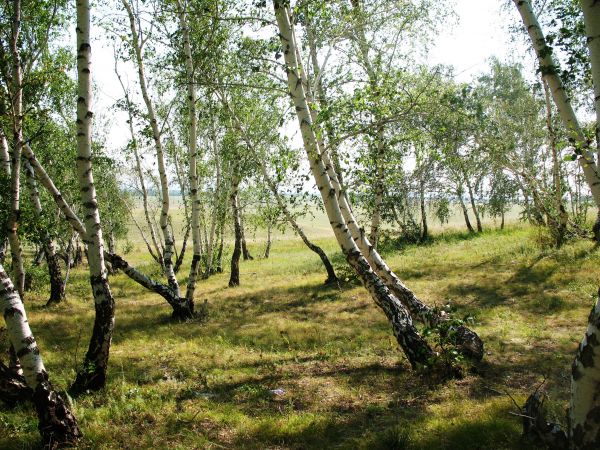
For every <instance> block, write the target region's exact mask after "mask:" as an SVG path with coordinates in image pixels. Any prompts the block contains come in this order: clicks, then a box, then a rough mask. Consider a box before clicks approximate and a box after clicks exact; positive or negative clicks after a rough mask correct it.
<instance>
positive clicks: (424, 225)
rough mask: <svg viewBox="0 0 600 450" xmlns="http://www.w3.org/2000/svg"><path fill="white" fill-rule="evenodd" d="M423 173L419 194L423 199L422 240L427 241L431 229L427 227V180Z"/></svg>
mask: <svg viewBox="0 0 600 450" xmlns="http://www.w3.org/2000/svg"><path fill="white" fill-rule="evenodd" d="M423 176H424V175H423V174H421V180H420V181H419V196H420V200H421V242H425V241H426V240H427V239H429V230H428V228H427V209H426V208H425V180H424V179H423Z"/></svg>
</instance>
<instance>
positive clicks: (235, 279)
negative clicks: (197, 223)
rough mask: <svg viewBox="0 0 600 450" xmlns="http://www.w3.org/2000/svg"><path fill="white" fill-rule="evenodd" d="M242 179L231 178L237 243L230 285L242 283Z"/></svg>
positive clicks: (233, 256)
mask: <svg viewBox="0 0 600 450" xmlns="http://www.w3.org/2000/svg"><path fill="white" fill-rule="evenodd" d="M239 184H240V181H239V178H238V176H237V175H236V174H234V176H233V178H232V180H231V193H230V194H229V202H230V204H231V212H232V216H233V229H234V233H235V244H234V247H233V253H232V254H231V274H230V276H229V287H234V286H239V285H240V256H241V254H242V224H241V220H240V208H239V205H238V187H239Z"/></svg>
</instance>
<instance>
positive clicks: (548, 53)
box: [513, 0, 600, 207]
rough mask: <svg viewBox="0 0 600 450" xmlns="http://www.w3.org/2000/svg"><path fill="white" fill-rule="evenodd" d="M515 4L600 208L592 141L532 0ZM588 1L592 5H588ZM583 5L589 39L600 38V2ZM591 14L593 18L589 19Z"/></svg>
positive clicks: (596, 77) (599, 74)
mask: <svg viewBox="0 0 600 450" xmlns="http://www.w3.org/2000/svg"><path fill="white" fill-rule="evenodd" d="M513 2H514V3H515V5H516V7H517V9H518V11H519V14H520V15H521V18H522V20H523V24H524V25H525V28H526V29H527V32H528V33H529V37H530V39H531V42H532V45H533V48H534V50H535V52H536V54H537V57H538V63H539V66H540V71H541V73H542V77H543V79H544V81H546V82H547V83H548V86H549V87H550V91H551V93H552V98H553V99H554V103H555V104H556V107H557V108H558V112H559V114H560V117H561V119H562V122H563V125H564V127H565V129H566V132H567V136H568V139H569V142H570V143H571V144H572V145H573V147H574V151H575V154H576V155H577V160H578V161H579V165H580V167H581V169H582V171H583V173H584V175H585V179H586V182H587V184H588V187H589V188H590V190H591V192H592V197H593V199H594V202H595V203H596V206H598V207H600V177H599V176H598V166H597V165H596V161H595V158H594V154H593V153H592V152H591V147H590V142H589V141H588V140H587V139H586V137H585V134H584V132H583V130H582V129H581V126H580V124H579V121H578V119H577V116H576V115H575V112H574V110H573V107H572V105H571V102H570V100H569V97H568V95H567V92H566V91H565V88H564V85H563V83H562V80H561V79H560V76H559V71H560V69H559V66H558V64H557V63H556V62H555V60H554V57H553V56H552V49H551V48H550V47H549V46H548V44H547V42H546V38H545V36H544V33H543V32H542V29H541V27H540V24H539V23H538V20H537V17H536V16H535V13H534V12H533V9H532V7H531V2H530V1H529V0H513ZM586 2H591V3H589V4H588V3H586ZM581 4H582V7H584V14H585V12H586V11H587V15H585V16H584V18H585V22H586V32H587V33H590V32H595V34H589V36H596V37H597V36H598V35H599V34H600V30H598V29H596V27H598V19H597V17H598V3H597V1H595V0H593V1H592V0H581ZM590 14H591V17H590V16H589V15H590ZM596 40H598V39H596ZM597 46H598V43H597V42H596V43H594V42H593V40H592V47H593V48H594V49H597ZM597 53H598V52H594V55H593V58H592V59H591V63H592V74H593V78H594V85H595V87H594V89H595V95H596V96H597V95H598V92H599V91H598V89H599V85H600V79H599V78H600V72H598V71H599V70H600V69H598V66H599V65H600V61H598V55H597ZM594 74H595V75H594ZM597 102H598V100H597V99H596V105H597Z"/></svg>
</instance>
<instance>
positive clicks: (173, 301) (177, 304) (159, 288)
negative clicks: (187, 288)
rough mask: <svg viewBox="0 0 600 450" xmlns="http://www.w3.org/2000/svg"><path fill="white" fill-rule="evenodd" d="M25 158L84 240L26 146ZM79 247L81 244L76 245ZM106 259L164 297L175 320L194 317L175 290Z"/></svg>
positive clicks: (106, 255) (121, 262) (123, 263)
mask: <svg viewBox="0 0 600 450" xmlns="http://www.w3.org/2000/svg"><path fill="white" fill-rule="evenodd" d="M23 156H25V157H26V158H27V159H28V161H29V163H30V164H31V166H32V167H33V169H34V171H35V174H36V176H37V177H38V180H39V181H40V183H41V184H42V186H44V188H46V190H47V191H48V192H49V193H50V195H51V196H52V198H54V202H55V203H56V205H57V206H58V208H59V209H60V211H61V212H62V214H63V215H64V216H65V218H66V220H67V221H68V222H69V224H70V225H71V227H72V228H73V230H75V232H76V233H77V234H76V237H77V236H81V237H82V238H83V237H84V236H85V235H86V228H85V226H84V224H83V222H81V220H80V219H79V217H77V215H76V214H75V213H74V212H73V210H72V209H71V207H70V206H69V204H68V203H67V202H66V201H65V199H64V198H63V196H62V194H61V193H60V191H59V190H58V189H57V188H56V186H55V185H54V183H53V181H52V179H51V178H50V177H49V176H48V174H47V173H46V171H45V170H44V168H43V167H42V165H41V164H40V163H39V161H38V160H37V158H36V157H35V154H34V153H33V151H32V150H31V148H30V147H29V146H28V145H27V144H25V146H24V147H23ZM75 245H76V246H79V244H78V243H77V244H75ZM104 258H105V259H106V260H107V261H109V262H110V263H111V264H112V265H113V268H114V269H118V270H122V271H123V272H124V273H125V275H127V276H128V277H129V278H131V279H132V280H133V281H135V282H136V283H138V284H140V285H142V286H143V287H145V288H146V289H148V290H150V291H152V292H155V293H157V294H158V295H160V296H161V297H163V298H164V299H165V300H166V301H167V303H169V305H171V307H172V308H173V314H172V317H173V319H176V320H183V319H188V318H190V317H192V315H193V314H192V312H190V310H189V308H188V304H187V301H186V300H185V298H183V299H182V298H180V297H179V296H178V295H177V294H176V293H175V292H173V290H172V289H171V288H170V287H169V286H166V285H164V284H161V283H158V282H157V281H154V280H152V279H151V278H149V277H147V276H146V275H144V274H143V273H141V272H140V271H138V270H137V269H135V268H134V267H132V266H130V265H129V263H128V262H127V261H125V260H124V259H123V258H122V257H120V256H119V255H112V254H110V253H107V252H104Z"/></svg>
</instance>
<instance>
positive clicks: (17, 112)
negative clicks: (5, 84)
mask: <svg viewBox="0 0 600 450" xmlns="http://www.w3.org/2000/svg"><path fill="white" fill-rule="evenodd" d="M12 3H13V17H12V28H11V38H10V52H11V57H12V61H11V62H12V74H11V75H12V80H11V81H12V83H11V88H12V92H11V95H12V131H13V151H12V159H11V173H10V194H11V195H10V199H11V203H10V213H9V215H8V221H7V224H6V228H7V230H6V231H7V235H8V242H9V244H10V253H11V257H12V270H13V274H14V279H15V284H16V286H17V291H18V292H19V295H20V296H21V298H23V295H24V291H25V269H24V266H23V249H22V248H21V240H20V239H19V234H18V228H19V220H20V215H21V211H20V195H21V190H20V177H21V148H22V147H23V70H22V67H21V55H20V53H19V34H20V33H21V0H13V2H12Z"/></svg>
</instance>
